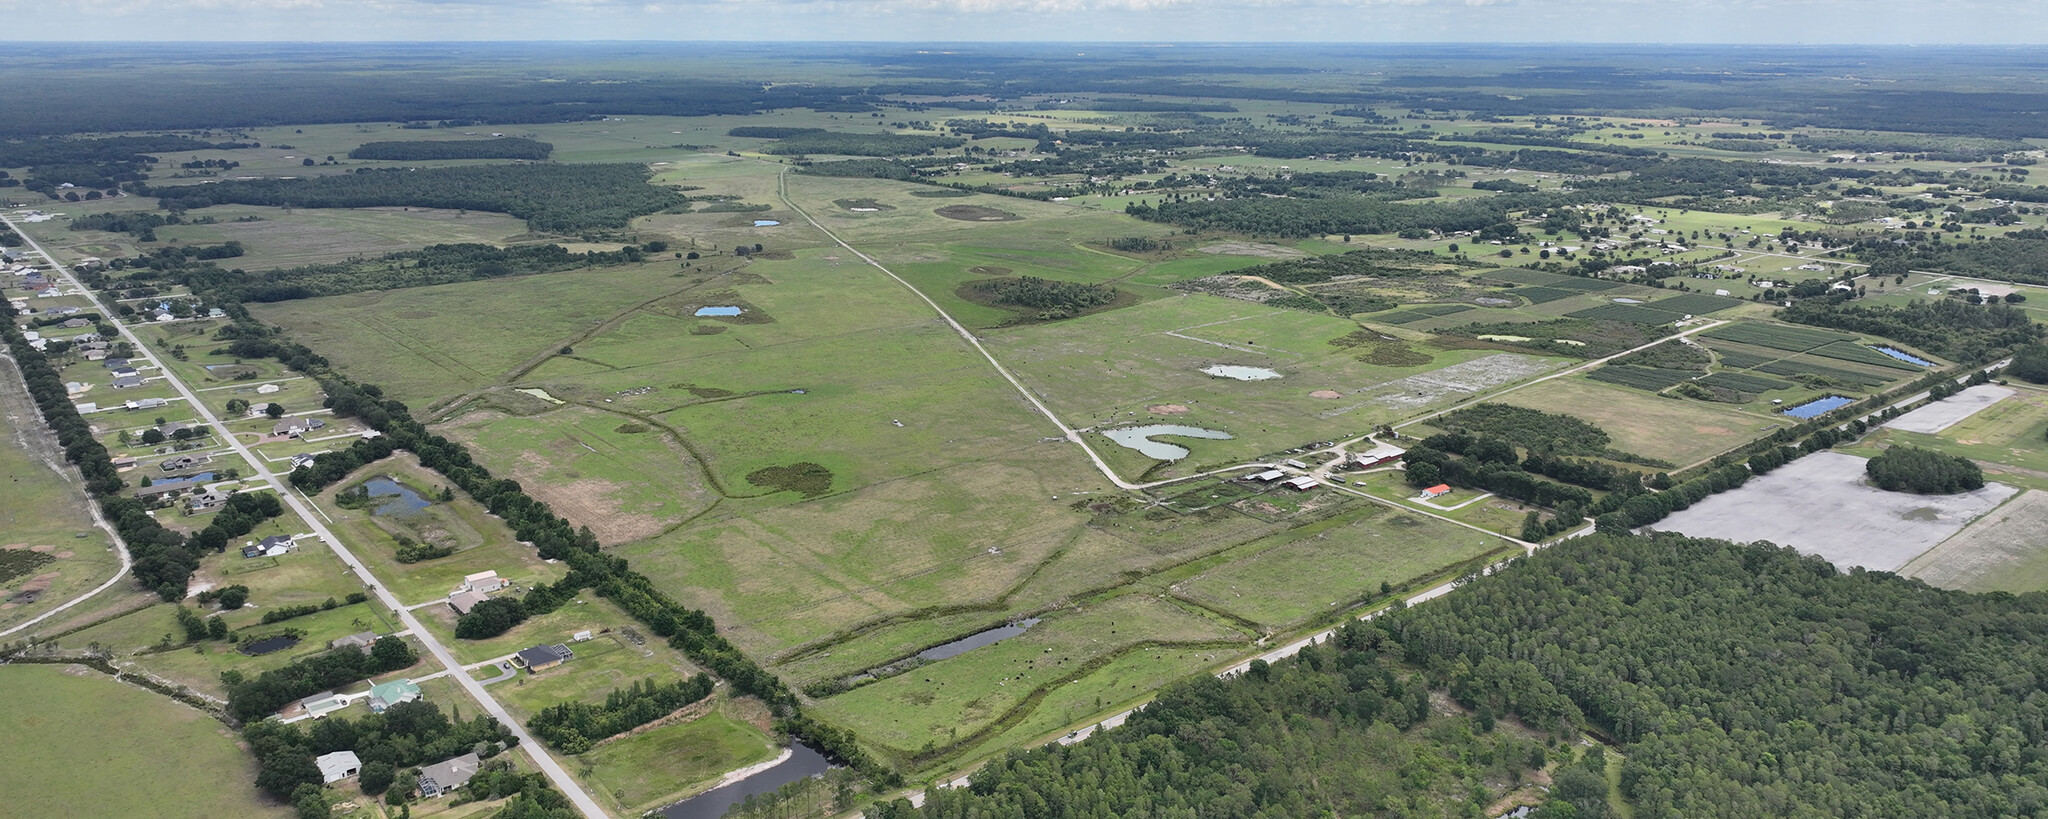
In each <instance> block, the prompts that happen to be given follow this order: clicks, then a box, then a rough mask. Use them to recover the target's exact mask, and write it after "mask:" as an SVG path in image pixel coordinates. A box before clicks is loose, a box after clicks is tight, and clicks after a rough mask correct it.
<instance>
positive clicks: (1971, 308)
mask: <svg viewBox="0 0 2048 819" xmlns="http://www.w3.org/2000/svg"><path fill="white" fill-rule="evenodd" d="M1778 317H1779V318H1781V319H1784V320H1786V321H1791V322H1796V323H1799V324H1809V325H1813V326H1815V327H1827V328H1831V329H1836V330H1847V331H1850V332H1854V333H1864V334H1868V335H1876V336H1884V337H1886V338H1890V339H1893V340H1896V341H1899V342H1902V343H1905V344H1908V345H1911V346H1914V347H1918V348H1920V349H1922V350H1926V351H1927V352H1930V353H1934V354H1935V355H1939V356H1943V357H1946V358H1949V359H1951V360H1955V361H1962V362H1977V361H1985V360H1988V359H1990V358H1992V357H1993V356H1995V355H1996V354H1998V353H2000V352H2001V351H2003V350H2006V349H2008V348H2012V347H2015V346H2019V345H2024V344H2030V343H2033V342H2035V341H2038V340H2039V339H2040V338H2041V335H2042V333H2043V332H2044V329H2043V328H2042V327H2041V325H2039V324H2035V323H2034V320H2033V319H2032V318H2031V317H2029V315H2028V314H2027V311H2026V310H2024V309H2021V308H2019V307H2014V306H2012V305H2008V304H1982V305H1977V304H1970V303H1968V302H1963V301H1958V300H1955V299H1940V300H1937V301H1914V302H1910V303H1908V304H1906V305H1904V306H1893V305H1881V304H1880V305H1872V304H1859V303H1855V302H1851V301H1849V295H1848V294H1846V293H1845V294H1840V295H1835V296H1827V297H1823V298H1813V299H1806V300H1803V301H1796V302H1793V303H1792V306H1791V307H1787V308H1785V309H1783V310H1780V311H1778Z"/></svg>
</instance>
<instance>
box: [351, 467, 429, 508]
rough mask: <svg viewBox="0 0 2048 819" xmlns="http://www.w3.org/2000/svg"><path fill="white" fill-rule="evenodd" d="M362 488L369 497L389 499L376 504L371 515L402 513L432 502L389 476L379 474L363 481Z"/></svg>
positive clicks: (423, 506) (426, 505) (424, 506)
mask: <svg viewBox="0 0 2048 819" xmlns="http://www.w3.org/2000/svg"><path fill="white" fill-rule="evenodd" d="M363 488H364V489H365V490H367V491H368V492H369V493H370V497H373V498H390V499H391V500H388V501H385V502H383V503H380V504H377V508H375V509H372V510H370V514H372V515H404V514H408V513H412V512H417V511H419V510H421V509H425V508H427V507H428V506H431V505H432V504H433V501H430V500H427V499H426V498H422V497H420V493H418V492H414V491H412V487H409V486H406V485H405V484H402V483H399V482H397V481H394V480H392V479H391V478H390V477H389V476H384V475H379V476H377V477H375V478H371V479H369V480H367V481H364V482H363Z"/></svg>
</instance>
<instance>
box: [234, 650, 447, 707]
mask: <svg viewBox="0 0 2048 819" xmlns="http://www.w3.org/2000/svg"><path fill="white" fill-rule="evenodd" d="M387 640H389V641H394V642H395V643H396V644H397V645H398V646H399V647H400V648H403V649H404V651H403V652H400V651H398V650H397V649H389V648H387V649H386V650H384V651H381V652H380V651H377V650H376V646H374V645H373V646H372V647H371V652H370V653H369V654H364V653H363V652H362V651H361V650H359V649H357V648H356V647H355V646H342V647H340V648H336V649H332V650H329V651H323V652H321V653H319V654H315V655H313V656H311V657H307V658H306V659H303V660H299V661H297V662H294V663H292V664H290V665H287V666H285V667H283V668H274V669H271V670H269V671H265V672H263V673H261V674H258V675H256V676H254V677H247V676H244V675H243V674H242V673H241V672H239V671H233V670H230V671H223V672H221V682H222V683H223V684H224V685H226V687H227V690H228V713H229V714H230V715H232V716H234V718H235V719H238V720H241V721H243V722H254V721H258V720H262V719H263V718H265V717H268V716H270V715H271V714H275V713H277V712H278V710H279V709H281V708H283V707H285V706H286V705H290V704H291V703H292V702H294V701H296V700H301V699H305V698H306V697H310V696H312V695H314V694H318V693H320V692H322V691H327V690H330V689H334V688H340V687H341V686H344V685H348V684H350V683H357V682H361V681H363V680H367V679H369V678H371V677H375V676H377V675H379V674H385V673H388V672H392V671H397V670H399V669H401V668H411V667H412V666H413V664H414V663H417V662H419V657H418V655H416V654H414V653H413V650H412V646H410V645H407V644H406V642H405V638H402V637H391V636H385V637H379V638H377V642H378V643H383V642H385V641H387Z"/></svg>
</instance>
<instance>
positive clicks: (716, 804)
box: [661, 742, 832, 819]
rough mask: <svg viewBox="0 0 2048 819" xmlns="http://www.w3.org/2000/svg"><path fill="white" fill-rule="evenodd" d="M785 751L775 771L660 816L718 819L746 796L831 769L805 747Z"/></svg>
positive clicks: (719, 789) (799, 745)
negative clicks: (787, 752)
mask: <svg viewBox="0 0 2048 819" xmlns="http://www.w3.org/2000/svg"><path fill="white" fill-rule="evenodd" d="M789 750H790V755H789V758H788V759H785V760H783V761H782V762H781V763H780V764H777V765H776V766H775V767H773V768H769V769H768V770H765V771H760V772H758V773H755V774H754V775H752V776H749V777H747V778H745V779H742V780H740V781H738V782H734V783H732V784H729V785H720V786H718V787H716V788H712V789H711V790H708V791H705V792H703V793H700V794H697V795H696V796H692V797H690V798H688V799H685V800H683V801H681V802H677V803H675V804H673V805H670V806H668V807H665V808H662V809H661V815H662V816H664V817H666V819H719V817H721V816H724V815H725V812H726V811H727V810H730V809H731V808H732V806H734V805H737V804H739V803H740V802H741V801H743V800H745V799H746V798H747V797H749V796H753V795H754V794H758V793H767V792H769V791H772V790H775V789H776V788H780V787H782V786H784V785H787V784H789V783H791V782H795V781H797V780H799V779H802V778H804V777H807V776H817V775H818V774H821V773H824V772H825V770H826V769H828V768H830V767H832V764H831V763H830V762H828V761H827V760H826V759H825V755H824V754H821V753H818V752H817V751H816V750H813V749H812V748H811V746H809V745H805V744H803V743H801V742H798V743H794V744H792V745H790V747H789Z"/></svg>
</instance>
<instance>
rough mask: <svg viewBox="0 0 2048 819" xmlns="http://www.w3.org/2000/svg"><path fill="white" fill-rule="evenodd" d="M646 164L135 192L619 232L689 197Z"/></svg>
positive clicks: (188, 206)
mask: <svg viewBox="0 0 2048 819" xmlns="http://www.w3.org/2000/svg"><path fill="white" fill-rule="evenodd" d="M648 176H649V173H648V170H647V167H646V166H644V165H635V164H628V163H614V164H587V165H586V164H579V165H554V164H522V165H473V166H467V167H456V168H419V169H407V168H387V169H371V168H359V169H357V171H356V172H355V173H348V174H338V175H334V176H314V177H303V178H299V179H227V180H222V181H220V182H218V183H215V184H211V185H183V186H178V187H163V188H147V187H139V188H138V189H137V192H138V193H141V194H143V195H146V196H155V197H157V200H158V203H159V204H160V205H162V207H164V208H165V209H167V210H176V211H182V210H193V209H197V208H204V207H209V206H212V205H228V204H239V205H271V206H275V207H301V208H370V207H390V206H399V205H404V206H410V207H416V208H446V209H450V210H455V209H462V210H483V211H491V212H494V213H507V214H511V215H513V216H517V217H519V218H521V219H525V220H526V224H527V226H528V227H529V228H531V229H533V230H535V231H552V232H562V233H577V232H580V231H585V230H590V229H593V228H623V227H626V225H627V223H628V222H630V221H632V219H633V218H634V217H636V216H645V215H647V214H650V213H659V212H661V211H664V210H668V209H670V208H677V207H681V206H683V205H685V204H687V203H688V202H689V199H688V198H687V197H685V196H683V195H682V194H681V193H678V192H677V191H675V190H673V189H670V188H665V187H657V186H655V185H650V184H648V183H647V179H648Z"/></svg>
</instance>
